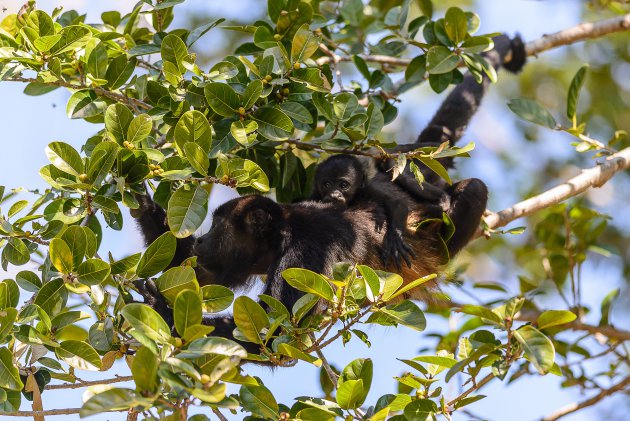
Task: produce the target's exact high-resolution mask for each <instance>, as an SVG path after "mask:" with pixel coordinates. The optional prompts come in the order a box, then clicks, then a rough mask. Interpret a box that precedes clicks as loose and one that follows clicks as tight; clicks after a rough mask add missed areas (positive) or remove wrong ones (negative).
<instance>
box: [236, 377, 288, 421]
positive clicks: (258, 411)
mask: <svg viewBox="0 0 630 421" xmlns="http://www.w3.org/2000/svg"><path fill="white" fill-rule="evenodd" d="M239 395H240V398H241V403H242V405H243V409H245V410H246V411H249V412H251V413H252V414H253V415H255V416H259V417H262V418H272V419H278V411H279V410H280V408H279V407H278V403H277V402H276V399H275V398H274V397H273V394H272V393H271V392H270V391H269V389H267V388H266V387H265V386H262V385H260V386H248V385H244V386H241V390H240V393H239Z"/></svg>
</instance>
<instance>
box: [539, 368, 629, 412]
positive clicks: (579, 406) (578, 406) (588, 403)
mask: <svg viewBox="0 0 630 421" xmlns="http://www.w3.org/2000/svg"><path fill="white" fill-rule="evenodd" d="M628 385H630V376H628V377H626V378H624V379H623V380H622V381H620V382H619V383H617V384H616V385H614V386H612V387H610V388H608V389H604V390H602V391H601V392H599V393H598V394H597V395H595V396H593V397H592V398H589V399H586V400H585V401H582V402H579V403H578V402H574V403H572V404H569V405H567V406H564V407H562V408H560V409H559V410H557V411H556V412H554V413H553V414H551V415H548V416H546V417H544V418H542V419H541V421H555V420H557V419H560V418H562V417H564V416H565V415H569V414H571V413H573V412H576V411H579V410H580V409H583V408H586V407H587V406H592V405H595V404H596V403H598V402H599V401H601V400H602V399H604V398H605V397H607V396H610V395H612V394H613V393H615V392H619V391H621V390H623V389H625V388H626V386H628Z"/></svg>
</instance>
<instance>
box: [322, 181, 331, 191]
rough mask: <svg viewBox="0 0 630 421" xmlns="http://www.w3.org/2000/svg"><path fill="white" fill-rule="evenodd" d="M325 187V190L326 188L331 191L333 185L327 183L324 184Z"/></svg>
mask: <svg viewBox="0 0 630 421" xmlns="http://www.w3.org/2000/svg"><path fill="white" fill-rule="evenodd" d="M323 186H324V188H325V189H329V188H331V187H332V183H331V182H330V181H326V182H325V183H324V184H323Z"/></svg>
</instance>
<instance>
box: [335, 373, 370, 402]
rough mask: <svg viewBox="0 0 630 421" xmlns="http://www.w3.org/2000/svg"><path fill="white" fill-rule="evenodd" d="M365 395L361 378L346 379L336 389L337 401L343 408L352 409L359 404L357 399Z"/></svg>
mask: <svg viewBox="0 0 630 421" xmlns="http://www.w3.org/2000/svg"><path fill="white" fill-rule="evenodd" d="M364 395H365V391H364V389H363V380H348V381H347V382H344V383H343V384H341V386H340V387H339V388H338V389H337V397H336V399H337V403H338V404H339V406H340V407H341V408H343V409H354V408H358V407H359V406H361V404H360V403H359V401H360V400H361V397H362V396H364Z"/></svg>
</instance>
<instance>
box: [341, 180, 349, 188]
mask: <svg viewBox="0 0 630 421" xmlns="http://www.w3.org/2000/svg"><path fill="white" fill-rule="evenodd" d="M339 187H341V188H342V189H343V190H348V188H349V187H350V183H348V182H347V181H342V182H341V183H339Z"/></svg>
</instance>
